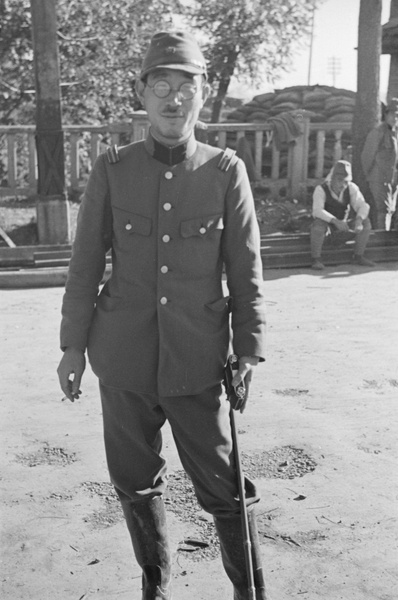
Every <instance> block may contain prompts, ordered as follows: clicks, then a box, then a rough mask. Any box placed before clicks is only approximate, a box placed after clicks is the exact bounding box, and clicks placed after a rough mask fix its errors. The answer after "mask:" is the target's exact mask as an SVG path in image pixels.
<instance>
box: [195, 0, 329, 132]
mask: <svg viewBox="0 0 398 600" xmlns="http://www.w3.org/2000/svg"><path fill="white" fill-rule="evenodd" d="M317 3H319V2H318V0H313V2H309V1H308V0H217V2H214V0H198V1H196V2H195V4H194V6H193V7H192V8H191V9H190V11H189V12H190V19H191V25H194V26H195V27H197V28H198V29H199V30H200V31H201V32H202V35H203V38H204V48H205V55H206V58H207V60H208V64H209V81H210V83H213V84H215V86H216V87H217V88H218V94H217V96H218V102H217V101H216V102H215V107H214V109H215V110H214V111H213V118H212V120H213V121H217V120H218V114H219V110H220V108H221V106H220V103H221V101H222V100H223V99H224V97H225V94H226V91H227V89H228V86H229V83H230V81H231V78H232V76H233V75H235V76H237V77H239V79H240V80H241V81H242V80H246V81H250V82H251V83H254V82H259V81H261V80H264V79H266V80H268V81H271V82H275V80H276V79H277V76H278V74H280V73H281V71H282V70H285V69H286V68H287V67H288V66H289V64H290V58H291V54H292V51H293V50H294V48H295V46H297V44H298V43H299V42H300V40H303V39H304V40H306V39H308V38H307V37H306V36H307V34H309V30H310V24H311V18H312V14H313V10H314V7H315V6H316V4H317Z"/></svg>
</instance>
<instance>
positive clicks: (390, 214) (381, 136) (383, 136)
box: [361, 102, 397, 230]
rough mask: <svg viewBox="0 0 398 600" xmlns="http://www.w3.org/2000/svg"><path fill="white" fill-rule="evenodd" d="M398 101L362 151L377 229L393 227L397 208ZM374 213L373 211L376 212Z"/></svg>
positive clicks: (386, 114) (391, 107)
mask: <svg viewBox="0 0 398 600" xmlns="http://www.w3.org/2000/svg"><path fill="white" fill-rule="evenodd" d="M396 125H397V105H396V103H395V102H390V103H389V104H388V105H387V107H386V111H385V118H384V121H383V122H382V123H381V124H380V125H378V126H377V127H375V128H374V129H372V130H371V131H370V132H369V133H368V136H367V138H366V141H365V145H364V148H363V151H362V154H361V160H362V168H363V171H364V173H365V177H366V179H367V181H368V182H369V187H370V191H371V193H372V196H373V203H374V204H373V208H374V219H373V220H372V223H373V226H374V228H375V229H387V230H389V229H390V228H391V222H392V221H393V220H394V213H395V211H396V195H395V194H394V190H395V186H396V184H397V132H396ZM372 214H373V213H372Z"/></svg>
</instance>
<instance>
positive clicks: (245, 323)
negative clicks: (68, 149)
mask: <svg viewBox="0 0 398 600" xmlns="http://www.w3.org/2000/svg"><path fill="white" fill-rule="evenodd" d="M136 89H137V93H138V96H139V98H140V100H141V102H142V104H143V106H144V107H145V109H146V111H147V114H148V119H149V121H150V131H149V134H148V137H147V139H146V140H144V141H140V142H136V143H133V144H130V145H128V146H125V147H123V148H119V149H116V148H114V149H113V151H112V152H108V156H107V155H106V154H103V155H101V156H100V157H99V158H98V159H97V161H96V163H95V165H94V167H93V170H92V173H91V175H90V179H89V181H88V184H87V188H86V192H85V195H84V199H83V202H82V206H81V209H80V212H79V218H78V226H77V232H76V239H75V242H74V247H73V253H72V259H71V262H70V269H69V275H68V280H67V283H66V290H65V295H64V300H63V306H62V313H63V319H62V324H61V347H62V349H63V351H64V355H63V358H62V360H61V362H60V365H59V368H58V374H59V379H60V384H61V387H62V390H63V392H64V394H65V395H66V396H67V397H68V398H69V399H70V400H71V401H74V399H76V398H77V397H78V396H79V394H80V391H79V390H80V382H81V378H82V374H83V371H84V368H85V351H86V349H87V351H88V357H89V360H90V363H91V366H92V368H93V371H94V373H95V374H96V375H97V376H98V378H99V382H100V393H101V400H102V407H103V420H104V436H105V448H106V455H107V461H108V467H109V471H110V476H111V480H112V483H113V484H114V486H115V489H116V492H117V494H118V496H119V499H120V501H121V505H122V508H123V511H124V515H125V518H126V522H127V526H128V529H129V532H130V536H131V539H132V543H133V547H134V552H135V556H136V559H137V562H138V563H139V565H140V566H141V568H142V590H143V592H142V598H143V600H161V599H163V600H164V599H167V600H170V599H171V598H172V592H171V555H170V549H169V543H168V537H167V529H166V513H165V507H164V503H163V494H164V492H165V489H166V484H167V475H166V462H165V459H164V458H163V456H162V453H161V450H162V436H161V428H162V426H163V424H164V423H165V421H166V419H167V420H168V421H169V423H170V425H171V428H172V431H173V435H174V439H175V442H176V446H177V450H178V452H179V456H180V459H181V462H182V464H183V466H184V469H185V470H186V472H187V473H188V475H189V476H190V478H191V480H192V483H193V486H194V488H195V492H196V495H197V498H198V501H199V504H200V505H201V506H202V508H203V509H204V510H206V511H208V512H209V513H210V514H212V515H213V517H214V522H215V526H216V529H217V533H218V535H219V539H220V545H221V553H222V559H223V564H224V567H225V570H226V573H227V575H228V577H229V578H230V580H231V582H232V584H233V589H234V600H246V599H247V598H248V597H249V595H248V579H247V574H246V568H245V557H244V544H243V539H242V528H241V510H242V507H241V505H240V502H239V500H238V498H237V495H238V485H237V479H236V473H235V464H234V459H233V449H232V437H231V427H230V421H229V404H228V402H227V401H226V399H225V395H224V394H223V393H222V386H221V382H222V379H223V371H224V365H225V364H226V360H227V355H228V353H229V347H230V345H232V348H233V351H234V353H236V354H237V355H238V356H239V357H240V358H239V371H238V373H237V375H235V377H234V382H233V383H235V384H238V383H239V382H241V381H243V380H244V381H245V383H246V397H245V403H246V401H247V398H248V393H249V388H250V381H251V378H252V375H253V372H254V369H255V367H256V365H257V363H258V362H259V361H261V360H264V358H263V357H264V331H265V316H264V299H263V295H262V262H261V256H260V237H259V228H258V223H257V219H256V213H255V209H254V202H253V196H252V192H251V188H250V184H249V180H248V177H247V173H246V170H245V166H244V164H243V162H242V161H241V160H240V159H238V158H236V157H235V156H234V153H231V151H223V150H220V149H218V148H213V147H211V146H208V145H205V144H201V143H199V142H198V141H197V140H196V139H195V136H194V128H195V125H196V123H197V121H198V118H199V112H200V109H201V108H202V106H203V104H204V102H205V100H206V98H207V96H208V93H209V86H208V84H207V73H206V63H205V60H204V57H203V55H202V52H201V50H200V48H199V46H198V45H197V42H196V41H195V39H194V38H193V37H192V36H191V35H189V34H187V33H186V32H160V33H157V34H156V35H155V36H154V37H153V38H152V41H151V44H150V46H149V49H148V51H147V53H146V55H145V58H144V61H143V66H142V71H141V74H140V77H139V80H138V82H137V86H136ZM109 249H111V251H112V275H111V277H110V279H109V280H108V281H107V282H106V284H105V286H104V287H103V289H102V290H101V292H100V293H99V285H100V282H101V279H102V276H103V273H104V267H105V255H106V253H107V252H108V250H109ZM224 268H225V273H226V277H227V284H228V293H227V295H225V293H224V291H223V283H222V279H223V269H224ZM230 316H231V321H230ZM230 323H231V332H232V333H231V332H230ZM243 407H244V406H243ZM242 410H243V408H242ZM258 500H259V497H258V495H257V492H256V489H255V487H254V485H253V483H252V482H250V481H249V480H248V479H246V505H247V507H248V511H249V524H250V529H251V538H252V539H251V543H252V556H253V563H254V567H255V569H254V571H255V573H254V577H255V584H256V599H257V600H269V595H268V593H267V591H266V587H265V584H264V579H263V576H262V569H261V555H260V547H259V541H258V534H257V528H256V523H255V513H254V508H255V504H256V503H257V502H258Z"/></svg>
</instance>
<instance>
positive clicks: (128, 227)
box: [126, 223, 133, 231]
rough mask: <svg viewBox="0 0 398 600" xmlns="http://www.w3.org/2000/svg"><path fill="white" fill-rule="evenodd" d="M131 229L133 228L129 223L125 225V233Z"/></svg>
mask: <svg viewBox="0 0 398 600" xmlns="http://www.w3.org/2000/svg"><path fill="white" fill-rule="evenodd" d="M132 228H133V226H132V224H131V223H127V225H126V229H127V231H130V229H132Z"/></svg>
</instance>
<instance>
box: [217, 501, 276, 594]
mask: <svg viewBox="0 0 398 600" xmlns="http://www.w3.org/2000/svg"><path fill="white" fill-rule="evenodd" d="M248 521H249V530H250V541H251V553H252V562H253V578H254V585H255V589H256V600H271V596H270V595H269V592H268V591H267V589H266V586H265V581H264V575H263V569H262V566H261V552H260V541H259V537H258V531H257V524H256V515H255V510H254V507H250V510H249V513H248ZM214 524H215V526H216V530H217V534H218V537H219V539H220V546H221V557H222V561H223V564H224V569H225V571H226V573H227V575H228V577H229V579H230V580H231V582H232V584H233V586H234V600H248V599H249V592H248V581H247V574H246V562H245V553H244V542H243V533H242V521H241V517H240V515H237V516H236V517H227V518H220V517H215V518H214Z"/></svg>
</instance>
